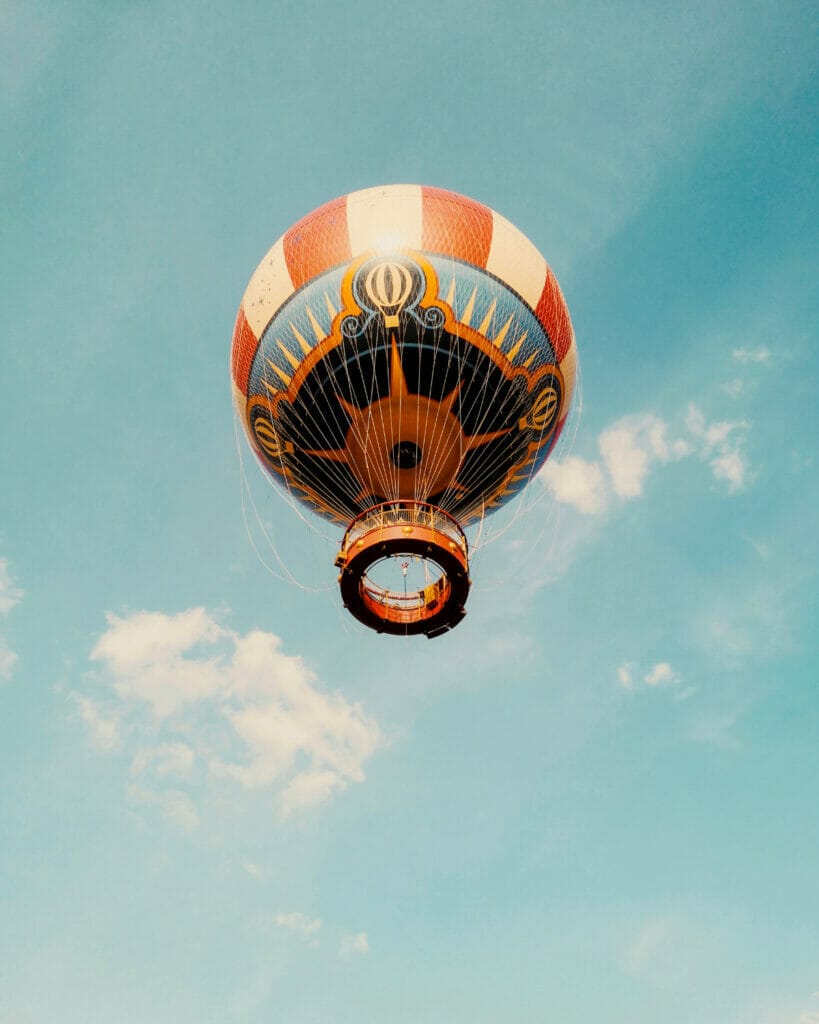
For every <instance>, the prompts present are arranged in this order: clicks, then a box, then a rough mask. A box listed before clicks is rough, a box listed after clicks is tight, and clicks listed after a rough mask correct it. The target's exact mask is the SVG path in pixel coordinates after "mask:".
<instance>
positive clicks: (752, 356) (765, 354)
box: [731, 345, 771, 363]
mask: <svg viewBox="0 0 819 1024" xmlns="http://www.w3.org/2000/svg"><path fill="white" fill-rule="evenodd" d="M731 355H732V356H733V358H734V359H735V360H736V361H737V362H738V363H769V362H770V361H771V351H770V349H768V348H766V347H765V346H764V345H760V346H759V347H758V348H735V349H734V350H733V351H732V352H731Z"/></svg>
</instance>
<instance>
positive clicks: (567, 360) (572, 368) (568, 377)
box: [560, 342, 577, 415]
mask: <svg viewBox="0 0 819 1024" xmlns="http://www.w3.org/2000/svg"><path fill="white" fill-rule="evenodd" d="M560 372H561V373H562V374H563V393H564V397H563V407H564V408H565V410H566V414H567V415H568V411H569V406H570V405H571V403H572V394H573V393H574V379H575V375H576V373H577V346H576V345H575V343H574V342H572V343H571V345H570V346H569V351H568V352H567V353H566V355H565V356H564V357H563V362H562V363H561V364H560Z"/></svg>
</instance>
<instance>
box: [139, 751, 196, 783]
mask: <svg viewBox="0 0 819 1024" xmlns="http://www.w3.org/2000/svg"><path fill="white" fill-rule="evenodd" d="M195 761H196V754H195V752H194V750H193V749H192V748H191V747H189V746H188V745H187V743H161V744H160V745H159V746H158V747H149V748H146V749H143V750H138V751H137V753H136V755H135V756H134V759H133V761H132V763H131V772H132V773H133V774H134V775H142V774H143V773H144V772H146V771H149V770H150V771H152V772H153V773H154V774H155V775H157V776H163V775H176V776H181V777H185V776H187V775H190V773H191V771H192V770H193V766H194V763H195Z"/></svg>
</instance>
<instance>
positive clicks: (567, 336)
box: [535, 270, 574, 363]
mask: <svg viewBox="0 0 819 1024" xmlns="http://www.w3.org/2000/svg"><path fill="white" fill-rule="evenodd" d="M535 316H536V317H537V318H538V320H539V321H540V322H541V323H542V324H543V326H544V327H545V328H546V333H547V334H548V335H549V337H550V338H551V341H552V345H554V349H555V356H556V357H557V361H558V363H560V362H562V361H563V358H564V357H565V355H566V353H567V352H568V351H569V349H570V348H571V347H572V342H573V341H574V331H573V330H572V321H571V319H570V317H569V310H568V307H567V306H566V300H565V299H564V298H563V293H562V292H561V290H560V287H559V285H558V283H557V280H556V279H555V275H554V274H553V273H552V272H551V270H549V271H547V273H546V283H545V284H544V286H543V291H542V292H541V294H540V298H539V299H538V303H537V306H536V307H535Z"/></svg>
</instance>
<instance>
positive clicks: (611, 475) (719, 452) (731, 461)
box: [538, 404, 750, 516]
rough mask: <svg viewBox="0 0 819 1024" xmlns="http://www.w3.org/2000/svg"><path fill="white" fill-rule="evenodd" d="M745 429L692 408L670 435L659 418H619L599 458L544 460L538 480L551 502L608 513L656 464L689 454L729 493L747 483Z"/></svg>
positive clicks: (639, 488)
mask: <svg viewBox="0 0 819 1024" xmlns="http://www.w3.org/2000/svg"><path fill="white" fill-rule="evenodd" d="M749 426H750V425H749V424H748V423H747V422H746V421H744V420H740V421H714V422H709V421H708V420H707V419H706V417H705V414H704V413H703V412H702V410H700V409H699V408H698V407H697V406H696V405H693V404H692V405H689V407H688V410H687V412H686V415H685V421H684V423H683V424H682V425H681V426H680V427H679V429H678V430H677V431H676V436H673V434H674V432H673V431H672V428H671V426H670V425H669V424H668V423H667V422H666V421H665V420H664V419H662V418H661V417H659V416H655V415H653V414H650V413H642V414H637V415H630V416H624V417H622V418H621V419H619V420H617V421H615V422H614V423H612V424H611V425H610V426H608V427H606V428H605V430H603V431H602V432H601V433H600V436H599V437H598V441H597V446H598V451H599V453H600V457H599V459H595V460H586V459H583V458H580V457H579V456H570V457H569V458H567V459H565V460H564V461H563V462H558V461H554V462H551V461H550V462H547V463H546V464H545V465H544V467H543V469H542V470H541V471H540V473H539V474H538V477H539V479H540V481H541V483H542V484H543V485H544V486H545V487H546V488H547V489H548V490H549V492H550V493H551V494H552V496H553V497H554V499H555V501H557V502H559V503H561V504H564V505H569V506H571V507H572V508H574V509H576V510H577V511H578V512H580V513H582V514H583V515H587V516H595V515H602V514H604V513H606V512H608V511H610V510H611V509H612V508H613V507H614V505H615V503H616V502H617V501H618V500H619V501H628V500H632V499H634V498H638V497H640V496H641V495H642V494H643V491H644V488H645V484H646V481H647V479H648V477H649V475H650V473H651V472H652V471H653V470H654V469H655V468H656V467H657V466H660V465H664V464H666V463H671V462H677V461H679V460H680V459H685V458H688V457H691V456H694V457H696V458H698V459H700V460H701V461H703V462H706V463H707V464H708V465H709V467H710V469H711V472H712V475H713V476H714V479H715V480H718V481H720V482H723V483H725V484H727V490H728V492H729V493H730V494H734V493H736V492H738V491H741V490H743V488H744V487H745V486H746V484H747V482H748V479H749V473H748V463H747V460H746V458H745V455H744V451H743V449H744V442H745V437H746V434H747V431H748V429H749Z"/></svg>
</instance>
